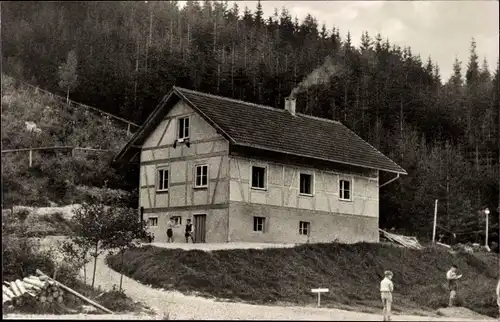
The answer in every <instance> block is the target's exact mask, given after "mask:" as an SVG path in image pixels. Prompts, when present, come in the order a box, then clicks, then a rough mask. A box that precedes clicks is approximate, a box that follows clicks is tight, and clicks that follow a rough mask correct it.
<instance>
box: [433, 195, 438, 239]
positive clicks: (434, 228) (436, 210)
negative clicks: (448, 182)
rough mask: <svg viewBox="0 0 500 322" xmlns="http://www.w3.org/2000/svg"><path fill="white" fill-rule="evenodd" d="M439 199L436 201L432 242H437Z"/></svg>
mask: <svg viewBox="0 0 500 322" xmlns="http://www.w3.org/2000/svg"><path fill="white" fill-rule="evenodd" d="M437 213H438V200H437V199H436V201H435V202H434V224H433V225H432V243H433V244H435V243H436V226H437Z"/></svg>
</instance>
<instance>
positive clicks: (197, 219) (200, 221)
mask: <svg viewBox="0 0 500 322" xmlns="http://www.w3.org/2000/svg"><path fill="white" fill-rule="evenodd" d="M206 222H207V215H194V240H195V242H196V243H204V242H205V231H206Z"/></svg>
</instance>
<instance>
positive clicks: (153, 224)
mask: <svg viewBox="0 0 500 322" xmlns="http://www.w3.org/2000/svg"><path fill="white" fill-rule="evenodd" d="M148 226H149V227H157V226H158V217H149V218H148Z"/></svg>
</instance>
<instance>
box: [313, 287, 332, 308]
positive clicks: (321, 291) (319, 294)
mask: <svg viewBox="0 0 500 322" xmlns="http://www.w3.org/2000/svg"><path fill="white" fill-rule="evenodd" d="M329 291H330V290H329V289H327V288H313V289H311V292H312V293H318V306H320V305H321V293H326V292H329Z"/></svg>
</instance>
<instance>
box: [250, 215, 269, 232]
mask: <svg viewBox="0 0 500 322" xmlns="http://www.w3.org/2000/svg"><path fill="white" fill-rule="evenodd" d="M265 223H266V218H264V217H253V231H261V232H264V225H265Z"/></svg>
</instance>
